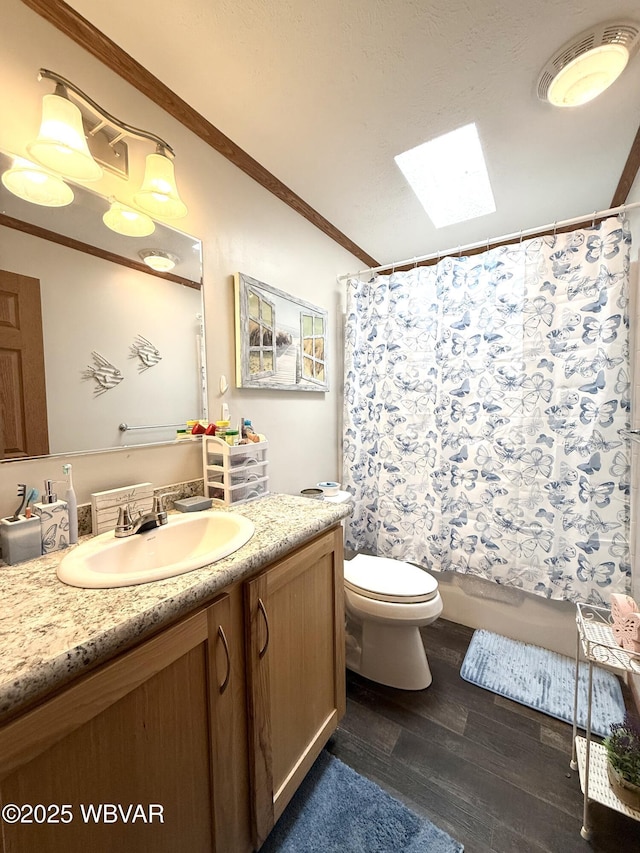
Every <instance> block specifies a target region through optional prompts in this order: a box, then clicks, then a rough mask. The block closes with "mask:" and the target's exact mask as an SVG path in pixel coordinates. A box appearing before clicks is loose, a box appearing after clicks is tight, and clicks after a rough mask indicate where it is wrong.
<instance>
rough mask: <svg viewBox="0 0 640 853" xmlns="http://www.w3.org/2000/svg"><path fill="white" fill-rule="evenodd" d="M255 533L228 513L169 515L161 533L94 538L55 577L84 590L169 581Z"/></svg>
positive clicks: (65, 561) (159, 529) (247, 523)
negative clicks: (163, 579)
mask: <svg viewBox="0 0 640 853" xmlns="http://www.w3.org/2000/svg"><path fill="white" fill-rule="evenodd" d="M254 531H255V526H254V524H253V522H252V521H250V520H249V519H248V518H245V517H244V516H243V515H237V514H236V513H233V512H219V511H218V512H216V511H215V510H208V511H206V512H197V513H185V514H183V515H170V516H169V518H168V522H167V524H165V525H163V526H162V527H156V528H154V529H153V530H148V531H146V532H145V533H135V534H134V535H133V536H127V537H126V538H124V539H116V538H115V536H114V534H113V531H109V532H108V533H101V534H100V535H99V536H94V537H93V539H90V540H88V541H87V542H84V543H83V544H82V545H78V547H77V548H74V549H73V551H71V552H70V553H69V554H67V556H66V557H64V559H63V560H62V562H61V563H60V565H59V567H58V577H59V578H60V580H61V581H64V583H67V584H70V585H71V586H80V587H84V588H85V589H100V588H104V587H115V586H131V585H133V584H137V583H147V582H148V581H157V580H161V579H162V578H171V577H174V576H175V575H181V574H184V572H190V571H193V569H199V568H202V566H206V565H208V564H209V563H215V561H216V560H221V559H222V558H223V557H227V556H228V555H229V554H233V552H234V551H237V550H238V548H241V547H242V546H243V545H244V544H245V543H247V542H248V541H249V539H251V537H252V536H253V533H254Z"/></svg>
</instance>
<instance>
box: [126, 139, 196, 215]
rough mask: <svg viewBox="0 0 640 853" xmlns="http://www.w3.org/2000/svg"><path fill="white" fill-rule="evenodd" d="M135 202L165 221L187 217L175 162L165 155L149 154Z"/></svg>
mask: <svg viewBox="0 0 640 853" xmlns="http://www.w3.org/2000/svg"><path fill="white" fill-rule="evenodd" d="M133 200H134V201H135V203H136V204H137V205H138V207H139V208H140V209H141V210H144V211H145V212H146V213H149V214H150V215H151V216H160V217H162V218H164V219H179V218H180V217H181V216H186V214H187V206H186V204H185V203H184V202H183V201H182V199H181V198H180V196H179V194H178V187H177V186H176V176H175V171H174V168H173V160H170V159H169V158H168V157H165V155H164V154H148V155H147V160H146V165H145V172H144V180H143V182H142V186H141V187H140V189H139V190H138V192H137V193H135V194H134V196H133Z"/></svg>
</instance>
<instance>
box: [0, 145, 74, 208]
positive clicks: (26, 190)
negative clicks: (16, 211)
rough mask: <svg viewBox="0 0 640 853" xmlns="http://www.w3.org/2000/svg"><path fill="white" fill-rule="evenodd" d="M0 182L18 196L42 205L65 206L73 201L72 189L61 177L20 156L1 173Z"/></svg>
mask: <svg viewBox="0 0 640 853" xmlns="http://www.w3.org/2000/svg"><path fill="white" fill-rule="evenodd" d="M2 183H3V184H4V186H5V187H6V188H7V189H8V190H9V192H10V193H13V195H15V196H18V198H21V199H24V201H29V202H31V203H32V204H41V205H42V206H43V207H65V206H66V205H67V204H71V202H72V201H73V190H72V189H71V187H70V186H68V184H65V182H64V181H63V180H62V178H59V177H58V176H57V175H52V174H50V173H49V172H47V171H45V170H44V169H43V168H42V166H38V165H36V164H35V163H31V162H29V160H24V159H23V158H22V157H16V158H15V160H14V161H13V165H12V166H11V168H10V169H7V171H6V172H4V173H3V175H2Z"/></svg>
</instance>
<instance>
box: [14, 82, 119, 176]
mask: <svg viewBox="0 0 640 853" xmlns="http://www.w3.org/2000/svg"><path fill="white" fill-rule="evenodd" d="M27 151H28V152H29V154H31V156H32V157H33V159H34V160H37V161H38V163H42V165H43V166H46V167H47V168H48V169H53V171H54V172H59V173H60V174H61V175H64V176H65V177H66V178H74V179H75V180H78V181H97V180H98V179H99V178H101V177H102V168H101V167H100V166H99V165H98V164H97V163H96V161H95V160H94V159H93V157H92V156H91V152H90V151H89V147H88V145H87V140H86V138H85V135H84V128H83V126H82V114H81V113H80V110H79V109H78V107H77V106H76V105H75V104H73V103H72V102H71V101H69V100H67V99H66V98H63V97H62V96H61V95H45V96H44V97H43V99H42V123H41V125H40V133H39V134H38V138H37V139H36V140H35V141H34V142H30V143H29V145H27Z"/></svg>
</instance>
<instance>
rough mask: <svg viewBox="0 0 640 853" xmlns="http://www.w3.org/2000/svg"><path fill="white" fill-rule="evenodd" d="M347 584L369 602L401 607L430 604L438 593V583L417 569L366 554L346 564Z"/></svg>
mask: <svg viewBox="0 0 640 853" xmlns="http://www.w3.org/2000/svg"><path fill="white" fill-rule="evenodd" d="M344 584H345V586H346V587H347V588H348V589H350V590H352V592H356V593H358V594H359V595H363V596H365V597H366V598H373V599H375V600H376V601H392V602H396V603H398V604H413V603H417V602H419V601H430V600H431V599H432V598H435V596H436V595H437V593H438V581H437V580H436V579H435V578H434V577H432V576H431V575H430V574H428V573H427V572H425V571H424V570H423V569H420V568H419V567H418V566H414V565H412V564H411V563H403V562H401V561H400V560H391V559H389V558H388V557H369V556H366V555H365V554H357V555H356V556H355V557H354V558H353V559H352V560H347V561H346V562H345V564H344Z"/></svg>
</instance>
